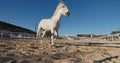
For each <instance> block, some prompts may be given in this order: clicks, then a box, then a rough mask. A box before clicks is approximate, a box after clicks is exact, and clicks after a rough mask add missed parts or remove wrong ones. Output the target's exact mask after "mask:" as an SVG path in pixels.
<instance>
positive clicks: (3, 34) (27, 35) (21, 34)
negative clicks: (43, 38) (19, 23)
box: [0, 31, 35, 38]
mask: <svg viewBox="0 0 120 63" xmlns="http://www.w3.org/2000/svg"><path fill="white" fill-rule="evenodd" d="M34 37H35V34H30V33H25V32H10V31H0V38H34Z"/></svg>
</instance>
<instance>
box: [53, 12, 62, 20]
mask: <svg viewBox="0 0 120 63" xmlns="http://www.w3.org/2000/svg"><path fill="white" fill-rule="evenodd" d="M61 17H62V14H60V12H57V13H56V14H54V15H53V16H52V19H54V20H55V21H60V20H61Z"/></svg>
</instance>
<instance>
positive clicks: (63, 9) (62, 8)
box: [57, 2, 70, 16]
mask: <svg viewBox="0 0 120 63" xmlns="http://www.w3.org/2000/svg"><path fill="white" fill-rule="evenodd" d="M57 10H58V11H60V13H61V14H62V15H65V16H69V15H70V12H69V10H68V8H67V6H66V5H65V4H64V3H63V2H60V3H59V5H58V7H57Z"/></svg>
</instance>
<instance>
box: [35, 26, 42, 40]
mask: <svg viewBox="0 0 120 63" xmlns="http://www.w3.org/2000/svg"><path fill="white" fill-rule="evenodd" d="M39 38H41V27H38V31H37V35H36V39H39Z"/></svg>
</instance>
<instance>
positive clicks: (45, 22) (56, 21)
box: [37, 2, 70, 45]
mask: <svg viewBox="0 0 120 63" xmlns="http://www.w3.org/2000/svg"><path fill="white" fill-rule="evenodd" d="M62 15H65V16H69V15H70V12H69V10H68V8H67V6H66V5H65V4H64V3H63V2H60V3H59V4H58V6H57V8H56V10H55V12H54V14H53V16H52V18H51V19H42V20H41V21H40V23H39V25H38V31H37V39H38V38H41V42H42V39H43V37H44V35H45V34H46V32H48V31H50V32H51V44H52V45H54V34H55V35H56V36H59V34H58V29H59V27H60V20H61V17H62ZM42 31H43V33H42V35H41V32H42Z"/></svg>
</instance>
